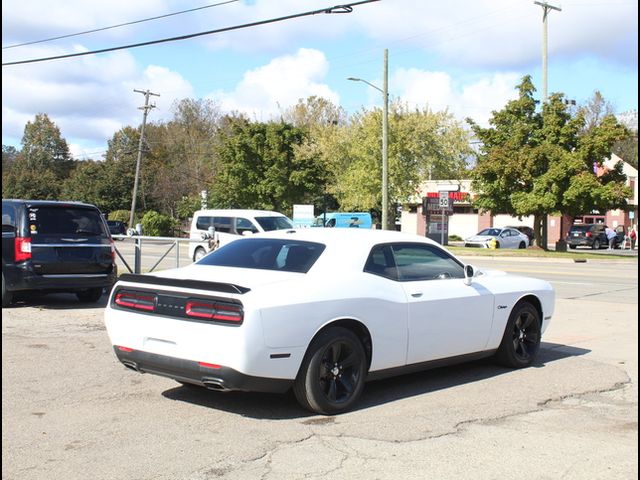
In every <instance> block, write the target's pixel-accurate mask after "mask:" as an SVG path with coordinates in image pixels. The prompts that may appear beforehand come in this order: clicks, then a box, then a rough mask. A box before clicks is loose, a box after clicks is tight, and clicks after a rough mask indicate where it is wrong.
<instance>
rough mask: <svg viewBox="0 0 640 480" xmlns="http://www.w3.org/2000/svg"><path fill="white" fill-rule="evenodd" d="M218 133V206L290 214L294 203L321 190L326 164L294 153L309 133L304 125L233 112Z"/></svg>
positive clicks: (214, 200)
mask: <svg viewBox="0 0 640 480" xmlns="http://www.w3.org/2000/svg"><path fill="white" fill-rule="evenodd" d="M219 135H220V137H219V140H220V142H219V144H218V146H217V148H216V153H217V161H218V164H217V172H216V181H215V183H214V184H213V185H212V187H211V189H210V191H211V198H212V203H213V205H214V206H216V207H219V208H263V209H267V210H276V211H280V212H287V213H290V212H291V210H292V208H293V204H294V203H306V202H307V201H308V199H309V198H312V197H313V196H315V195H318V192H319V190H320V189H321V185H320V184H319V183H318V182H317V178H318V177H319V176H320V175H321V174H322V165H321V163H320V162H319V161H317V160H316V159H310V158H301V157H296V156H295V154H294V149H295V146H296V145H301V144H302V142H303V141H304V138H305V133H304V132H303V131H302V130H301V129H299V128H296V127H293V126H292V125H289V124H286V123H275V122H271V123H251V122H249V121H248V120H247V119H244V118H239V117H235V118H234V117H229V118H228V119H227V120H226V124H225V125H223V128H222V129H221V131H220V133H219Z"/></svg>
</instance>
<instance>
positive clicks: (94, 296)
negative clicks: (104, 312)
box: [76, 288, 102, 303]
mask: <svg viewBox="0 0 640 480" xmlns="http://www.w3.org/2000/svg"><path fill="white" fill-rule="evenodd" d="M76 296H77V297H78V300H80V301H81V302H83V303H96V302H97V301H98V300H100V298H101V297H102V288H90V289H88V290H83V291H82V292H76Z"/></svg>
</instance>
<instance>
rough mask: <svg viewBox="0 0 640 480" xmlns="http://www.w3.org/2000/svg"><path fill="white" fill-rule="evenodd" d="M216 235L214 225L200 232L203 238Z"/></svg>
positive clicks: (206, 238)
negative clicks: (204, 231)
mask: <svg viewBox="0 0 640 480" xmlns="http://www.w3.org/2000/svg"><path fill="white" fill-rule="evenodd" d="M215 235H216V229H215V228H213V227H209V228H207V231H206V233H202V234H200V237H201V238H202V240H208V239H209V238H214V237H215Z"/></svg>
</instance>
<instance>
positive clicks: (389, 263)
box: [364, 245, 398, 280]
mask: <svg viewBox="0 0 640 480" xmlns="http://www.w3.org/2000/svg"><path fill="white" fill-rule="evenodd" d="M364 271H365V272H367V273H372V274H374V275H380V276H381V277H386V278H389V279H391V280H398V270H397V269H396V265H395V263H394V261H393V253H392V252H391V247H390V246H389V245H376V246H375V247H373V248H372V249H371V253H370V254H369V258H368V259H367V263H365V265H364Z"/></svg>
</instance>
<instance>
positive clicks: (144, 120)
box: [129, 89, 160, 228]
mask: <svg viewBox="0 0 640 480" xmlns="http://www.w3.org/2000/svg"><path fill="white" fill-rule="evenodd" d="M133 91H134V92H136V93H141V94H143V95H144V107H138V110H142V111H143V114H142V128H141V129H140V142H139V144H138V160H137V161H136V178H135V180H134V181H133V196H132V198H131V215H130V216H129V228H134V225H133V217H134V215H135V213H136V198H137V196H138V178H139V177H140V162H141V161H142V145H143V143H144V126H145V125H146V123H147V114H148V113H149V110H151V109H152V108H155V107H156V106H155V105H149V97H150V96H151V95H153V96H156V97H159V96H160V94H158V93H152V92H150V91H149V90H146V91H143V90H135V89H134V90H133Z"/></svg>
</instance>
